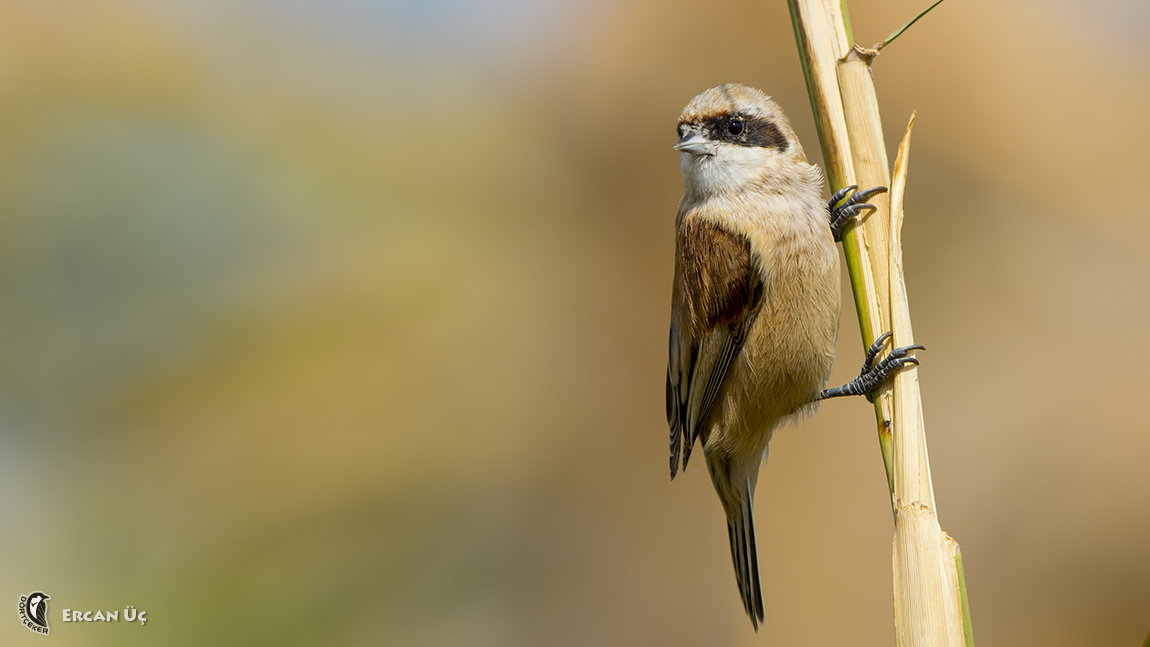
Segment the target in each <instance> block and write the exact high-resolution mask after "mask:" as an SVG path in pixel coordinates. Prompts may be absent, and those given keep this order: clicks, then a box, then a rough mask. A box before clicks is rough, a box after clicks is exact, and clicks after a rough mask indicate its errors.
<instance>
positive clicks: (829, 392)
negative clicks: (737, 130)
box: [819, 332, 926, 400]
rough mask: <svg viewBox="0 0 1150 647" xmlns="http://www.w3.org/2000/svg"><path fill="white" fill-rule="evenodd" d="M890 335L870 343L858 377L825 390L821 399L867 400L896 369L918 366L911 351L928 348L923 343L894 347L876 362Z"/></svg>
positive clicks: (887, 334) (888, 333)
mask: <svg viewBox="0 0 1150 647" xmlns="http://www.w3.org/2000/svg"><path fill="white" fill-rule="evenodd" d="M890 337H891V333H890V332H887V333H885V334H883V335H882V336H881V337H879V338H878V339H876V340H875V341H874V343H873V344H871V345H870V348H868V349H867V353H866V360H865V361H864V362H863V367H862V371H860V372H859V376H858V377H856V378H855V379H853V380H851V381H850V382H847V383H846V384H844V385H842V386H840V387H837V388H834V389H826V390H824V391H823V392H822V394H821V395H820V396H819V399H820V400H825V399H827V398H837V397H841V396H847V395H865V396H866V398H867V400H870V399H871V396H872V395H873V394H874V392H875V390H876V389H878V387H879V386H880V385H881V384H882V383H883V381H884V380H886V379H887V378H888V377H890V376H891V375H893V374H894V372H895V371H897V370H899V369H900V368H902V367H904V366H906V365H907V364H914V365H916V366H917V365H918V363H919V361H918V358H917V357H914V356H913V355H911V354H910V352H911V351H915V350H926V346H923V345H921V344H914V345H913V346H899V347H898V348H894V349H892V350H891V351H890V353H888V354H887V356H886V357H884V358H882V360H881V361H879V362H877V363H876V362H875V359H876V358H877V357H878V354H879V352H881V351H882V347H883V344H884V343H886V340H887V339H890Z"/></svg>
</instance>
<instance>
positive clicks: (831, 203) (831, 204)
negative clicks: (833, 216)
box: [827, 184, 859, 211]
mask: <svg viewBox="0 0 1150 647" xmlns="http://www.w3.org/2000/svg"><path fill="white" fill-rule="evenodd" d="M857 188H859V187H858V185H857V184H852V185H850V186H848V187H846V188H845V189H839V190H838V191H835V194H834V195H832V196H831V199H830V200H827V211H834V210H835V205H837V204H838V203H839V202H841V201H842V199H843V198H845V197H847V194H849V193H850V192H851V191H854V190H855V189H857Z"/></svg>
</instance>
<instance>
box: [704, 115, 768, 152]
mask: <svg viewBox="0 0 1150 647" xmlns="http://www.w3.org/2000/svg"><path fill="white" fill-rule="evenodd" d="M699 130H700V131H701V132H702V133H703V135H705V136H706V137H707V139H710V140H712V141H718V142H727V143H728V144H734V145H736V146H747V147H757V148H775V149H778V151H779V152H780V153H781V152H784V151H786V150H787V147H788V144H787V138H786V137H785V136H784V135H783V131H781V130H779V127H778V126H776V125H775V122H773V121H771V120H769V119H766V118H764V117H751V116H748V115H722V116H719V117H711V118H710V119H708V120H706V121H704V122H703V123H702V127H701V128H699Z"/></svg>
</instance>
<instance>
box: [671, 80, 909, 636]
mask: <svg viewBox="0 0 1150 647" xmlns="http://www.w3.org/2000/svg"><path fill="white" fill-rule="evenodd" d="M678 134H679V142H678V143H677V144H675V146H674V148H675V150H678V151H680V153H681V154H680V165H681V168H682V173H683V184H684V192H683V198H682V200H680V202H679V210H678V214H677V215H676V217H675V229H676V251H675V280H674V285H673V288H672V296H671V338H670V348H669V358H668V363H667V422H668V424H669V425H670V443H671V453H670V463H671V478H672V479H674V478H675V474H676V473H677V471H678V467H679V457H680V454H681V455H682V461H683V468H684V469H686V467H687V462H688V460H689V459H690V457H691V450H692V448H693V447H694V444H695V441H696V439H698V440H699V441H700V443H701V444H702V447H703V455H704V456H705V458H706V462H707V471H708V472H710V474H711V482H712V483H713V484H714V486H715V491H716V492H717V493H718V495H719V500H720V501H721V502H722V504H723V510H724V511H725V512H726V515H727V531H728V535H729V539H730V543H731V559H732V560H733V561H734V564H735V576H736V578H737V580H738V584H739V593H740V595H741V596H742V600H743V607H744V608H745V609H746V612H747V615H749V616H750V618H751V623H752V624H753V625H754V627H755V630H756V631H757V630H758V628H759V624H760V623H761V622H762V621H763V596H762V591H761V587H760V584H759V564H758V554H757V548H756V544H755V524H754V518H753V514H752V511H753V505H752V504H753V500H754V493H755V483H756V482H757V480H758V477H759V467H760V465H761V464H762V463H763V462H764V460H765V459H766V455H767V449H768V443H769V442H770V439H771V435H772V434H773V433H774V430H775V429H776V428H778V427H779V426H780V425H781V424H783V423H784V422H786V421H787V420H789V419H791V418H794V417H795V416H797V415H801V414H803V413H804V412H812V411H813V410H814V408H815V407H817V405H818V403H819V402H820V401H822V400H825V399H827V398H832V397H838V396H845V395H868V397H869V394H870V393H871V392H872V391H873V390H874V389H875V388H877V387H878V385H879V384H880V383H881V382H882V381H883V380H884V379H885V378H886V377H887V376H888V375H890V374H891V373H893V372H894V371H896V370H897V369H898V368H900V367H901V366H903V365H905V364H908V363H916V364H917V363H918V360H916V359H915V358H914V357H913V356H910V355H909V352H910V351H911V350H914V349H920V348H922V347H921V346H908V347H903V348H896V349H893V350H892V351H891V352H890V354H889V355H888V356H887V357H886V358H884V359H883V360H882V361H880V362H877V363H876V362H875V358H876V357H877V355H878V353H879V352H880V351H881V350H882V347H883V344H884V342H885V341H886V340H887V339H888V338H889V337H890V333H887V334H885V335H883V336H882V337H880V338H879V339H878V340H876V341H875V343H874V344H873V345H872V346H871V348H870V349H868V351H867V358H866V361H865V363H864V365H863V370H862V373H861V374H860V375H859V377H857V378H855V379H854V380H852V381H851V382H849V383H847V384H846V385H844V386H842V387H838V388H835V389H825V388H824V387H825V386H826V383H827V380H828V378H829V377H830V373H831V367H832V365H833V364H834V360H835V339H836V338H837V337H838V322H839V302H840V295H839V259H838V250H837V249H836V248H835V242H836V241H837V240H839V239H840V237H841V233H842V230H843V228H844V227H845V226H846V224H847V223H848V222H849V221H850V218H851V217H853V216H855V215H857V214H858V213H860V212H861V211H863V210H867V209H874V208H875V207H874V206H873V205H870V204H866V200H867V199H868V198H869V197H870V196H872V195H875V194H877V193H880V192H883V191H886V188H885V187H877V188H874V189H871V190H869V191H861V192H856V191H855V190H856V189H857V187H847V188H846V189H843V190H842V191H839V192H837V193H836V194H835V195H834V196H832V197H831V201H830V204H828V203H826V202H824V201H823V199H822V187H823V176H822V173H821V172H820V170H819V168H818V167H816V166H814V165H812V164H810V163H808V162H807V158H806V155H805V153H804V152H803V147H802V146H801V145H800V144H799V141H798V138H797V137H796V136H795V132H794V129H792V128H791V124H790V122H789V121H788V120H787V117H786V115H785V114H783V111H782V109H781V108H780V107H779V106H778V104H776V103H775V102H774V101H772V100H771V98H770V97H768V96H767V95H766V94H764V93H763V92H761V91H759V90H756V89H754V88H749V87H746V86H743V85H738V84H727V85H721V86H719V87H716V88H711V89H710V90H707V91H706V92H703V93H702V94H700V95H699V96H697V97H695V98H694V99H692V100H691V102H690V103H689V104H687V107H686V108H684V109H683V112H682V114H681V115H680V116H679V125H678Z"/></svg>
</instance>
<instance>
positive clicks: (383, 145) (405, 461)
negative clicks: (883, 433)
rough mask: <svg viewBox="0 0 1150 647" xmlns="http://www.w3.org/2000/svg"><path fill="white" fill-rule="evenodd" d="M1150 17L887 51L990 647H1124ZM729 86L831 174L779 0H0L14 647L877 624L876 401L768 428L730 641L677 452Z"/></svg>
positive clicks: (1148, 8)
mask: <svg viewBox="0 0 1150 647" xmlns="http://www.w3.org/2000/svg"><path fill="white" fill-rule="evenodd" d="M925 4H926V2H925V0H891V1H887V2H877V1H874V0H855V1H854V2H852V3H851V7H850V9H851V16H852V19H853V25H854V33H855V35H856V37H857V38H858V40H859V41H860V42H862V43H872V42H876V41H878V40H881V38H882V37H884V36H885V35H886V34H887V33H889V32H890V31H891V30H892V29H894V28H895V27H897V26H898V25H901V24H902V23H903V22H905V21H906V20H907V19H909V18H910V17H911V16H912V15H914V14H915V13H917V11H918V10H920V9H921V8H922V7H923V6H924V5H925ZM1147 34H1150V5H1147V4H1146V3H1145V2H1144V0H1091V1H1090V2H1087V1H1086V0H1056V1H1054V2H1038V1H1037V0H1018V1H1015V2H999V1H998V0H951V2H948V3H944V4H943V5H942V6H940V7H939V8H938V9H936V10H935V12H934V13H933V14H932V15H930V16H928V17H927V18H926V19H925V20H923V21H922V22H920V23H919V24H918V25H916V26H915V27H914V28H913V29H912V30H911V31H909V32H908V33H907V34H906V35H904V36H903V37H902V38H901V39H900V40H899V41H898V42H896V43H895V44H894V45H892V46H891V47H889V48H888V49H887V50H885V51H884V53H883V55H882V56H881V57H880V58H879V59H878V61H877V62H876V63H875V70H876V75H877V85H878V91H879V96H880V101H881V104H882V108H883V115H884V119H886V122H885V127H886V132H887V139H888V140H889V142H890V144H891V145H892V146H893V144H894V143H895V142H896V140H897V138H898V136H899V134H900V133H901V131H902V128H903V126H904V125H905V123H906V120H907V118H908V116H909V114H910V112H911V110H912V109H917V110H918V122H917V127H916V129H915V140H914V152H913V155H912V161H911V175H910V188H909V195H908V197H907V214H908V215H907V222H906V227H905V234H904V236H905V244H906V252H905V254H906V266H907V271H908V283H909V292H910V299H911V306H912V310H913V312H914V315H915V332H916V334H917V336H918V338H919V339H920V340H922V341H924V342H925V343H926V344H927V345H928V346H929V348H930V350H929V351H928V352H926V353H925V354H923V356H922V357H923V361H924V363H923V367H922V369H921V371H920V377H921V382H922V386H923V398H924V406H925V413H926V420H927V429H928V434H929V439H930V443H931V445H930V449H931V457H932V459H933V474H934V483H935V488H936V492H937V499H938V504H939V509H940V517H941V521H942V525H943V527H944V528H945V529H946V530H947V531H949V532H950V533H951V534H952V535H953V536H955V537H956V538H957V539H958V540H959V541H960V542H961V544H962V548H963V553H964V556H965V562H966V573H967V576H966V577H967V583H968V585H969V589H970V600H971V608H972V611H973V617H974V629H975V635H976V638H977V641H978V644H979V645H982V646H988V645H1043V646H1047V647H1049V646H1061V645H1114V646H1119V645H1126V646H1129V645H1137V644H1140V642H1141V640H1142V639H1143V638H1144V637H1145V636H1146V632H1147V631H1148V630H1150V433H1148V432H1150V429H1148V427H1150V425H1148V424H1147V414H1146V404H1147V399H1148V396H1150V391H1148V387H1150V380H1148V376H1147V366H1150V340H1148V339H1147V334H1146V333H1147V322H1148V320H1150V207H1148V204H1150V199H1148V198H1147V195H1146V187H1147V184H1146V178H1147V177H1150V156H1148V155H1147V150H1150V129H1148V127H1147V125H1146V114H1147V108H1146V106H1147V105H1150V54H1147V52H1148V51H1150V50H1148V49H1147V47H1146V46H1147V44H1150V43H1148V42H1147V38H1148V36H1147ZM728 81H740V82H743V83H747V84H750V85H754V86H757V87H761V88H763V89H765V90H766V91H768V92H769V93H770V94H772V95H774V96H775V98H776V99H777V100H778V101H779V102H780V103H781V104H782V105H783V106H784V107H786V109H787V110H788V111H789V113H790V115H791V118H792V120H793V121H794V122H795V124H796V127H797V130H798V132H799V135H800V137H801V139H802V141H803V142H804V143H805V145H806V149H807V152H808V155H809V156H810V157H811V159H812V160H813V161H816V162H817V161H820V155H819V151H818V145H817V138H816V137H815V134H814V129H813V122H812V119H811V115H810V110H809V103H808V101H807V97H806V93H805V88H804V86H803V79H802V74H801V71H800V66H799V61H798V57H797V54H796V48H795V44H794V38H793V34H792V31H791V26H790V21H789V18H788V15H787V11H786V6H785V3H784V2H783V0H772V1H770V2H762V1H759V2H747V1H745V0H724V1H718V2H693V1H692V2H689V1H686V0H672V1H670V2H655V1H653V0H623V1H620V2H606V1H599V2H594V1H592V2H586V1H584V2H576V1H567V2H560V1H548V2H535V1H533V0H428V1H419V0H382V1H380V2H369V1H366V0H338V1H329V2H309V1H304V0H279V1H277V2H272V1H271V0H227V1H225V0H154V1H151V2H145V1H143V0H102V1H101V2H98V3H93V2H83V1H69V0H59V1H56V0H53V1H40V0H23V1H19V0H3V2H0V554H2V556H3V561H2V564H3V565H2V570H0V573H2V576H0V605H11V606H5V607H4V609H6V610H5V611H3V615H5V616H6V617H7V618H8V619H7V621H5V622H0V642H2V643H3V644H5V645H24V644H28V645H31V644H33V643H35V644H39V641H43V642H45V643H47V642H48V641H51V642H53V643H54V644H57V645H117V646H118V645H129V646H130V645H208V644H211V645H405V646H406V645H411V646H439V645H461V646H464V645H465V646H486V645H491V646H504V645H507V646H525V647H526V646H537V645H556V646H583V645H653V644H658V645H762V644H770V645H828V644H836V645H891V644H893V627H892V625H893V620H892V611H891V574H890V555H891V537H892V526H891V518H890V511H889V503H888V499H887V494H886V485H885V479H884V476H883V469H882V464H881V459H880V456H879V452H878V447H877V443H876V442H875V438H874V430H873V418H872V414H871V411H870V409H869V408H868V406H867V404H866V403H865V402H864V401H862V400H861V399H859V400H857V401H838V402H833V403H829V404H827V405H826V406H824V407H823V411H822V412H821V413H820V414H819V415H817V416H816V417H814V418H813V419H811V420H809V421H808V422H807V423H805V424H803V425H801V426H799V427H792V428H787V429H784V430H783V431H781V432H780V433H779V434H778V435H777V436H776V437H775V441H774V443H773V447H772V452H771V461H770V464H769V465H768V466H767V468H766V469H765V471H764V473H763V475H762V478H761V479H760V481H759V487H758V496H757V501H756V503H757V518H758V530H759V544H760V550H761V553H760V559H761V569H762V574H763V582H764V589H765V590H764V594H765V599H766V614H767V620H766V626H765V628H764V629H763V630H762V631H761V632H760V633H759V634H758V635H756V634H755V633H754V632H753V631H752V630H751V626H750V623H749V622H748V621H747V620H746V618H745V617H744V615H743V612H742V609H741V606H740V604H739V601H738V596H737V591H736V587H735V582H734V578H733V576H732V568H731V565H730V563H729V556H728V548H727V545H726V542H727V537H726V532H725V530H724V528H723V518H722V513H721V511H720V508H719V505H718V503H717V500H716V499H715V497H714V494H713V492H712V490H711V485H710V483H709V479H708V477H707V475H706V472H705V468H703V467H702V463H701V462H697V463H696V464H695V465H693V466H692V468H691V469H690V470H689V471H688V472H687V473H686V474H684V475H682V476H681V477H680V478H679V479H677V480H676V481H675V482H674V483H673V484H672V483H670V482H669V481H668V479H667V465H666V427H665V420H664V404H663V398H664V375H665V362H666V339H667V337H666V330H667V322H668V311H669V310H668V309H669V306H668V304H669V293H670V278H671V261H672V249H673V238H672V228H673V215H674V211H675V205H676V202H677V200H678V197H679V193H680V191H681V180H680V178H679V171H678V159H677V155H676V154H675V153H674V152H673V151H672V150H671V148H670V147H671V145H672V144H673V143H674V141H675V134H674V127H675V121H676V117H677V115H678V112H679V110H680V109H681V107H682V106H683V105H684V104H685V103H686V102H687V101H688V100H689V99H690V98H691V97H692V96H693V95H694V94H696V93H697V92H699V91H701V90H703V89H705V88H707V87H711V86H713V85H717V84H719V83H723V82H728ZM892 159H893V156H892ZM844 284H845V279H844ZM848 294H849V292H848ZM861 355H862V352H861V348H860V343H859V335H858V329H857V324H856V323H855V318H854V315H853V312H852V309H851V306H850V305H849V304H847V305H846V306H845V308H844V316H843V321H842V331H841V334H840V341H839V356H840V362H839V365H838V366H837V367H836V370H835V374H834V376H833V377H832V382H835V383H840V382H842V381H845V380H846V379H849V378H850V377H851V376H852V374H853V373H854V372H855V371H856V370H857V366H858V364H859V362H860V360H861ZM33 590H44V591H46V592H48V593H49V595H51V596H52V601H51V603H50V605H51V606H50V610H51V615H50V622H51V623H52V636H51V637H50V638H48V639H47V640H45V639H44V638H42V637H39V636H34V635H32V634H31V633H30V632H28V631H27V630H26V629H24V628H23V627H21V626H20V625H19V624H18V619H17V617H16V616H17V613H16V602H17V598H18V597H19V595H21V594H27V593H29V592H31V591H33ZM127 605H133V606H135V607H136V608H138V609H142V610H144V611H146V612H147V614H148V615H147V618H148V623H147V625H146V626H143V627H141V626H139V625H138V624H135V625H131V624H129V623H126V622H123V621H121V622H119V623H109V624H101V623H64V622H62V621H61V615H62V610H63V609H64V608H71V609H80V610H91V611H95V610H122V609H123V608H124V607H125V606H127Z"/></svg>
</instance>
